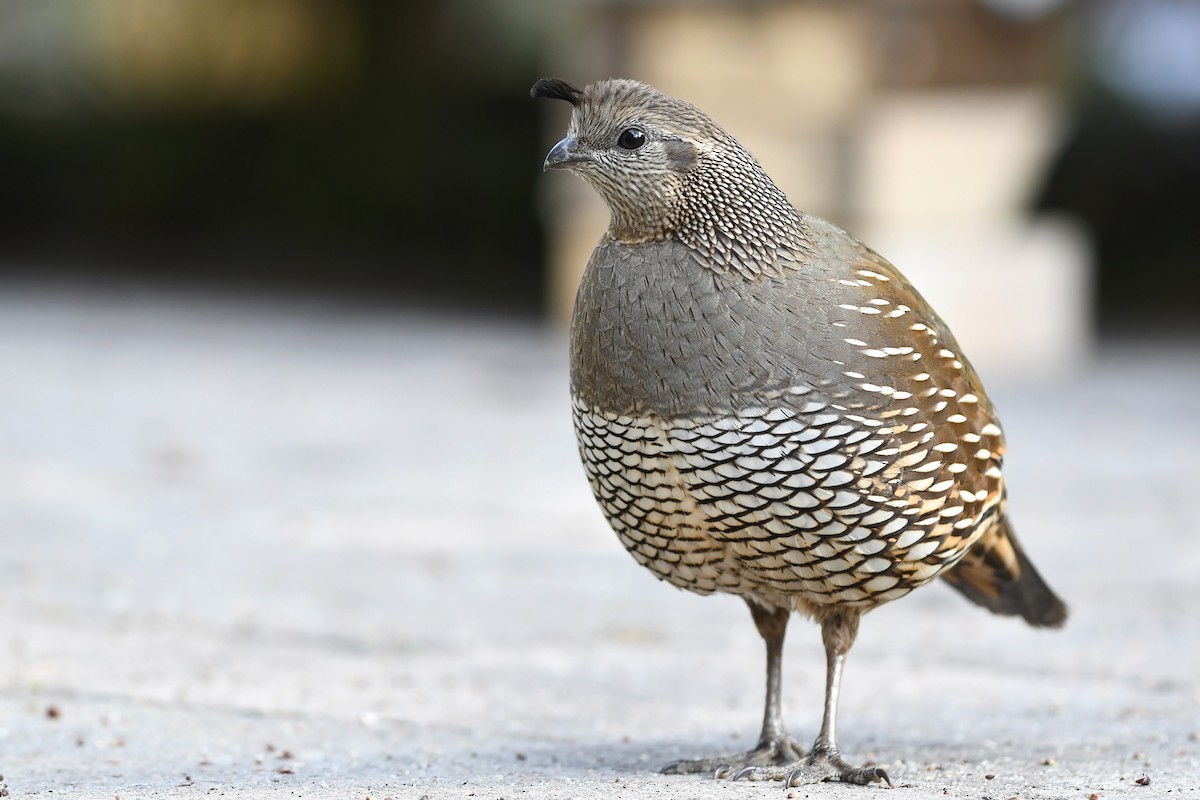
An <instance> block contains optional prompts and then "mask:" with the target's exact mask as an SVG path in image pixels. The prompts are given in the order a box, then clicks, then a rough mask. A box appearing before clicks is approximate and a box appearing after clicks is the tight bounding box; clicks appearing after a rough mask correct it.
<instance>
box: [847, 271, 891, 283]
mask: <svg viewBox="0 0 1200 800" xmlns="http://www.w3.org/2000/svg"><path fill="white" fill-rule="evenodd" d="M855 274H856V275H862V276H863V277H864V278H874V279H875V280H877V281H884V282H885V283H886V282H887V281H890V280H891V278H889V277H888V276H887V275H880V274H879V273H878V272H872V271H871V270H869V269H860V270H855Z"/></svg>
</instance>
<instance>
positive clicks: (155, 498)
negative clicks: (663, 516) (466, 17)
mask: <svg viewBox="0 0 1200 800" xmlns="http://www.w3.org/2000/svg"><path fill="white" fill-rule="evenodd" d="M993 395H994V399H995V400H996V402H997V403H998V405H999V407H1000V410H1001V413H1002V416H1003V418H1004V420H1005V423H1006V431H1007V433H1008V436H1009V441H1010V455H1009V460H1008V468H1007V470H1006V472H1007V474H1008V475H1009V479H1010V489H1011V504H1012V510H1013V513H1014V515H1015V519H1016V520H1017V524H1018V527H1019V530H1020V532H1021V535H1022V537H1023V538H1024V540H1025V542H1026V544H1027V547H1028V549H1029V550H1030V552H1031V554H1032V555H1033V557H1034V559H1035V561H1036V562H1037V563H1038V565H1039V566H1040V568H1041V569H1042V571H1043V573H1044V574H1045V575H1046V576H1047V577H1048V578H1049V580H1050V581H1051V583H1052V584H1053V585H1054V586H1055V587H1056V588H1057V589H1058V590H1059V591H1060V592H1061V594H1062V595H1063V596H1064V597H1065V598H1066V599H1067V600H1068V601H1069V602H1070V603H1071V606H1072V609H1073V616H1072V618H1071V620H1070V623H1069V625H1068V627H1067V628H1066V629H1065V630H1064V631H1062V632H1058V633H1046V632H1038V631H1033V630H1031V629H1028V628H1026V627H1024V626H1023V625H1022V624H1021V623H1018V622H1015V621H1013V620H1007V619H1000V618H997V617H992V616H989V615H988V614H986V613H984V612H982V611H980V610H978V609H976V608H974V607H971V606H969V605H968V604H967V603H965V602H963V601H962V600H961V599H960V598H959V597H958V596H957V595H955V594H954V593H953V592H952V591H951V590H950V589H948V588H946V587H942V586H934V587H931V588H928V589H924V590H922V591H919V592H917V593H915V594H914V595H912V596H910V597H908V598H905V599H904V600H902V601H900V602H898V603H894V604H892V605H891V606H889V607H886V608H884V609H881V610H880V611H878V612H875V613H873V614H872V615H870V616H869V617H868V618H867V619H866V620H865V621H864V624H863V629H862V632H861V635H860V638H859V644H858V645H857V647H856V648H855V650H854V652H853V653H852V654H851V657H850V661H849V664H848V670H847V676H846V683H845V691H844V698H843V705H842V717H841V734H842V745H843V749H844V750H845V752H846V755H847V757H848V758H850V759H851V760H864V759H868V758H870V759H874V760H876V761H878V762H879V763H881V764H883V765H885V766H886V767H887V768H888V770H889V772H890V773H891V775H892V777H893V779H894V780H895V782H896V784H897V786H896V788H895V789H894V790H891V792H889V794H888V796H894V797H907V798H926V797H945V796H952V797H976V798H996V799H997V800H1000V799H1002V798H1012V797H1017V796H1019V797H1022V798H1088V797H1090V796H1092V795H1093V794H1094V795H1098V796H1100V797H1125V796H1129V797H1140V798H1151V797H1154V798H1173V797H1185V798H1186V797H1196V798H1200V622H1198V615H1200V538H1198V537H1200V521H1198V514H1197V499H1196V498H1197V491H1198V486H1200V419H1198V417H1197V412H1198V410H1200V349H1198V348H1197V347H1196V346H1195V344H1187V343H1171V342H1168V341H1165V340H1164V341H1154V340H1152V341H1146V342H1142V343H1129V344H1125V345H1121V346H1116V347H1107V348H1104V349H1101V350H1100V351H1099V352H1098V354H1097V357H1096V360H1095V361H1094V363H1093V364H1091V365H1090V366H1088V367H1087V368H1084V369H1081V370H1080V372H1079V374H1076V375H1073V376H1068V377H1064V379H1063V380H1062V381H1061V382H1058V383H1055V384H1049V385H1048V384H1038V385H1021V384H1019V383H1008V384H1001V385H999V386H994V387H993ZM0 412H2V413H0V774H2V775H3V783H4V784H5V785H6V786H7V789H8V791H9V793H10V796H12V797H31V796H47V797H69V798H93V797H96V798H109V797H118V796H119V797H121V798H139V797H153V798H200V797H214V796H219V797H248V798H259V797H312V798H325V797H329V798H359V799H360V800H361V799H362V798H367V797H371V798H376V799H377V800H383V798H387V797H392V798H414V799H415V798H423V797H430V798H468V797H475V798H490V799H493V800H494V798H508V799H509V800H511V799H512V798H571V797H582V798H600V797H618V798H635V797H653V798H710V797H711V798H728V799H730V800H733V799H735V798H751V797H753V798H757V797H766V798H784V797H790V796H794V797H797V798H799V797H812V798H817V797H838V798H852V797H854V798H857V797H863V796H880V793H881V792H888V790H887V789H884V788H882V787H868V788H861V787H846V786H840V785H834V784H824V785H820V786H810V787H797V788H794V789H791V790H790V792H791V794H789V792H788V790H785V789H784V788H783V787H782V785H781V784H778V783H764V784H753V783H744V782H743V783H736V784H734V783H729V782H725V781H714V780H712V779H709V778H706V777H703V776H685V777H667V776H660V775H656V774H655V773H654V772H653V770H654V769H655V768H657V767H659V766H661V765H662V764H664V763H666V762H667V761H670V760H672V759H674V758H678V757H685V756H694V755H709V754H713V753H716V752H722V751H733V750H738V749H745V748H747V747H749V746H751V745H752V744H753V739H754V737H755V735H756V733H757V728H758V722H759V715H760V705H761V693H762V688H763V687H762V671H763V663H762V652H761V646H760V643H759V641H758V638H757V634H756V633H755V631H754V629H753V626H752V625H751V622H750V619H749V615H748V614H747V613H746V611H745V609H744V608H743V607H742V605H741V604H740V603H739V602H738V601H736V600H733V599H730V598H722V597H715V598H701V597H696V596H692V595H688V594H685V593H682V592H679V591H676V590H674V589H672V588H670V587H668V586H667V585H665V584H662V583H658V582H656V581H654V580H653V579H652V578H651V576H650V575H649V573H647V572H645V571H644V570H642V569H641V568H640V567H638V566H636V564H634V562H633V560H632V559H630V558H629V557H628V556H627V555H626V554H625V553H624V551H623V550H622V549H621V547H620V546H619V544H618V543H617V541H616V539H615V537H613V536H612V534H611V533H610V532H609V531H608V529H607V527H606V525H605V523H604V522H603V520H602V519H601V517H600V514H599V512H598V511H597V509H596V508H595V507H594V505H593V502H592V500H591V497H590V494H589V492H588V489H587V486H586V485H585V482H584V479H583V474H582V470H581V468H580V467H579V466H578V464H577V461H576V455H575V452H574V445H573V441H572V436H571V431H570V426H569V419H568V413H567V397H566V362H565V347H564V341H563V339H562V336H561V334H560V333H557V332H554V331H550V330H545V329H541V328H538V327H534V326H531V325H526V324H520V323H514V322H503V321H495V320H492V321H488V320H483V319H477V318H459V317H444V316H437V315H433V314H417V313H401V312H383V311H379V310H374V311H371V310H363V309H354V308H342V307H337V306H335V305H320V304H315V303H308V304H305V303H284V302H274V303H264V302H256V301H250V300H236V299H233V300H231V299H222V298H219V297H208V298H199V297H187V298H185V297H179V296H171V295H164V294H153V293H147V292H140V293H139V292H127V293H119V292H109V293H106V294H95V293H90V294H89V293H85V292H81V291H77V290H71V289H69V288H54V287H34V288H30V287H19V286H6V287H2V290H0ZM784 679H785V695H784V700H785V704H786V713H787V718H788V720H789V723H790V725H791V727H792V729H793V731H794V732H795V733H796V734H797V735H799V736H801V737H802V738H806V739H807V738H808V737H810V736H812V735H813V733H814V732H815V727H816V723H817V721H818V718H819V712H820V703H821V692H822V681H823V657H822V654H821V649H820V641H819V636H818V634H817V630H816V628H815V627H814V626H812V625H811V624H810V623H808V622H806V621H804V620H802V619H799V618H797V619H796V620H795V621H794V622H793V625H792V628H791V635H790V638H789V642H788V648H787V659H786V662H785V676H784ZM1143 775H1145V776H1148V777H1149V779H1150V784H1149V785H1147V786H1142V785H1138V784H1136V783H1135V781H1136V780H1137V779H1138V778H1139V777H1141V776H1143Z"/></svg>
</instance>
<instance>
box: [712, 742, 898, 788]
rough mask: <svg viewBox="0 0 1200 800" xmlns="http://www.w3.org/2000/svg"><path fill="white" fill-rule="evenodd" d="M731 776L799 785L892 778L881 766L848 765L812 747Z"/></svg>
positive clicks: (888, 780)
mask: <svg viewBox="0 0 1200 800" xmlns="http://www.w3.org/2000/svg"><path fill="white" fill-rule="evenodd" d="M730 777H731V779H732V780H735V781H737V780H750V781H783V782H784V784H783V785H784V787H791V786H802V785H804V784H809V783H820V782H821V781H841V782H842V783H855V784H858V785H860V786H866V785H867V784H869V783H875V782H876V781H883V782H884V783H886V784H887V785H888V788H889V789H891V788H892V781H891V779H890V778H888V775H887V773H886V772H884V771H883V769H882V768H881V767H875V766H866V767H852V766H850V765H849V764H847V763H846V761H845V760H844V759H843V758H842V757H841V755H839V754H838V753H836V752H828V751H821V750H814V751H812V752H810V753H809V754H808V755H806V756H804V757H803V758H801V759H799V760H797V761H794V762H792V763H790V764H763V765H758V764H751V765H748V766H745V767H743V768H742V769H740V770H738V771H737V772H735V773H733V775H732V776H730Z"/></svg>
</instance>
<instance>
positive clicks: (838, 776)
mask: <svg viewBox="0 0 1200 800" xmlns="http://www.w3.org/2000/svg"><path fill="white" fill-rule="evenodd" d="M858 620H859V614H858V613H857V612H844V611H835V612H833V613H831V614H829V615H828V616H826V617H825V619H823V620H822V621H821V638H822V639H823V640H824V642H825V664H826V673H825V711H824V714H823V715H822V718H821V732H820V733H818V734H817V739H816V741H815V742H813V746H812V749H811V750H809V751H808V753H807V754H806V755H804V756H803V757H802V758H799V759H797V760H796V761H794V762H793V763H791V764H773V765H759V764H749V765H747V766H745V767H743V768H742V769H740V770H738V771H737V772H735V773H733V775H732V776H731V777H732V779H733V780H739V779H741V778H745V779H747V780H752V781H762V780H776V781H780V780H781V781H784V786H785V787H786V786H796V785H800V784H806V783H820V782H821V781H841V782H843V783H856V784H861V785H865V784H868V783H874V782H876V781H883V782H884V783H886V784H887V785H888V786H889V787H891V785H892V781H891V779H889V778H888V776H887V773H886V772H884V771H883V769H882V768H880V767H874V766H864V767H854V766H851V765H850V764H847V763H846V760H845V759H843V758H842V755H841V753H840V752H838V745H837V707H838V696H839V694H840V693H841V686H842V667H843V666H844V664H845V661H846V653H848V652H849V651H850V648H851V646H852V645H853V644H854V638H855V636H857V635H858Z"/></svg>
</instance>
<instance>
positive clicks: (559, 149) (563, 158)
mask: <svg viewBox="0 0 1200 800" xmlns="http://www.w3.org/2000/svg"><path fill="white" fill-rule="evenodd" d="M581 161H591V158H589V157H588V156H586V155H584V154H583V153H581V152H579V143H578V142H577V141H575V137H573V136H568V137H567V138H565V139H563V140H562V141H561V142H559V143H558V144H556V145H554V147H553V148H551V150H550V152H549V154H547V156H546V163H544V164H542V171H543V172H545V171H546V170H548V169H570V168H571V167H573V166H574V165H575V164H578V163H579V162H581Z"/></svg>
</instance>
